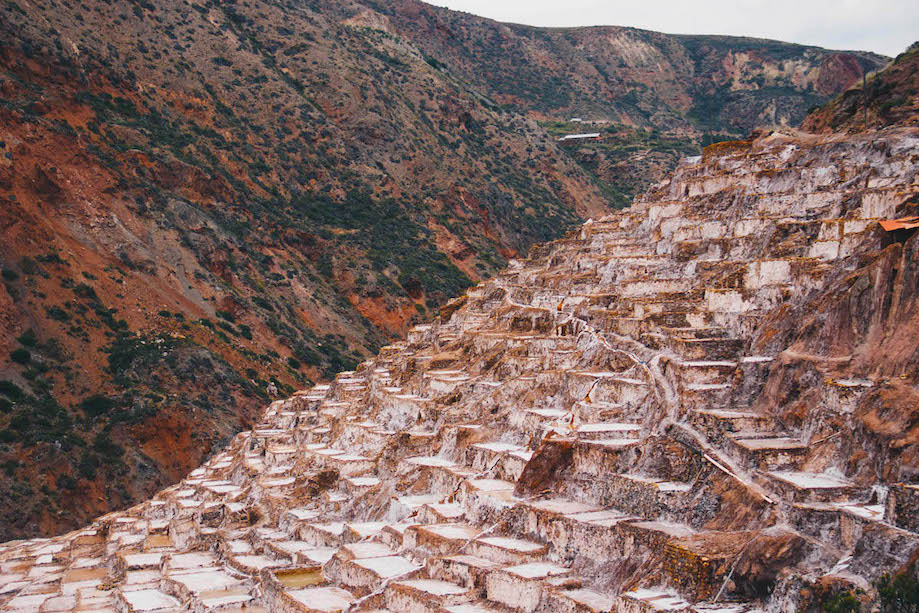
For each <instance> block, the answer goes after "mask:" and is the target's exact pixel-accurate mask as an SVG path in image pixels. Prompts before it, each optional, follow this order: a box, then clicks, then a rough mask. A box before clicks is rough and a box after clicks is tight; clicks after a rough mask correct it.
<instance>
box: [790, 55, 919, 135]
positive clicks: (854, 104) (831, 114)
mask: <svg viewBox="0 0 919 613" xmlns="http://www.w3.org/2000/svg"><path fill="white" fill-rule="evenodd" d="M866 106H867V109H866ZM892 125H919V43H916V44H913V45H912V46H911V47H910V48H909V49H907V50H906V51H905V52H903V53H901V54H900V55H898V56H897V57H896V59H894V61H893V62H891V63H890V65H888V66H887V67H886V68H885V69H884V70H881V71H880V72H878V73H877V74H874V75H871V77H869V78H868V79H867V80H866V82H865V86H862V83H861V82H858V83H857V84H856V86H855V87H853V88H851V89H849V90H847V91H845V92H844V93H843V94H842V95H840V96H839V97H837V98H834V99H833V100H831V101H830V102H827V103H826V104H824V105H823V106H822V107H821V108H820V109H818V110H817V111H815V112H814V113H812V114H811V115H809V116H808V117H807V119H806V120H805V122H804V124H803V127H804V129H805V130H809V131H812V132H818V133H827V132H834V131H839V132H858V131H863V130H866V129H875V128H880V127H884V126H892Z"/></svg>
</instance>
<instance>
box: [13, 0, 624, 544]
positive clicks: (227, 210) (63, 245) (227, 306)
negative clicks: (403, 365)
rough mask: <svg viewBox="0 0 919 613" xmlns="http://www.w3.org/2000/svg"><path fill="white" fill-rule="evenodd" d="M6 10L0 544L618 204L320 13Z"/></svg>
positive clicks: (111, 502)
mask: <svg viewBox="0 0 919 613" xmlns="http://www.w3.org/2000/svg"><path fill="white" fill-rule="evenodd" d="M2 11H3V19H0V23H2V26H0V28H2V37H0V40H2V49H0V65H2V72H0V90H2V92H3V96H2V104H0V197H2V200H3V202H4V206H3V207H0V227H2V236H3V240H2V242H0V263H2V268H3V274H4V281H3V285H2V288H0V318H2V331H0V334H2V336H0V339H2V345H3V352H2V362H0V370H2V373H0V380H2V381H3V383H2V385H3V386H4V387H3V389H2V390H0V393H3V400H2V405H0V409H2V413H0V437H2V439H3V442H4V443H5V444H6V446H5V447H3V448H2V449H3V450H2V451H0V454H2V462H3V463H4V467H5V468H6V471H5V472H4V473H3V474H2V476H0V491H2V492H3V495H2V496H0V500H2V501H3V506H4V507H5V508H4V509H3V510H4V512H8V517H9V521H6V522H4V525H3V531H4V533H3V536H4V537H12V536H14V535H17V534H36V533H39V532H50V531H56V530H59V529H60V528H61V527H65V526H74V525H77V524H79V523H80V522H83V521H85V520H86V519H88V518H89V517H91V516H93V515H95V514H97V513H99V512H103V511H104V510H106V509H108V508H112V507H117V506H122V505H124V504H127V503H129V502H130V501H132V500H135V499H137V497H139V496H146V495H149V494H150V493H151V492H152V491H155V490H156V489H158V488H159V487H162V486H163V485H165V484H167V483H169V482H172V481H174V480H175V479H177V478H179V477H180V476H181V475H182V474H184V473H185V472H187V470H189V469H190V468H191V467H192V466H194V465H196V464H198V463H199V462H200V461H201V460H202V458H203V457H205V456H206V455H207V454H208V453H210V452H211V450H212V449H213V448H214V447H215V446H216V447H219V446H220V445H221V444H222V442H223V441H225V440H227V438H228V437H229V436H230V435H232V434H233V433H235V432H236V431H238V430H239V429H240V428H242V427H245V426H247V425H248V424H249V420H250V419H251V418H252V417H253V416H254V415H255V410H256V408H257V406H259V405H260V404H261V403H263V402H264V400H265V399H266V398H268V397H270V396H271V395H272V394H279V393H282V394H286V393H288V392H290V391H292V390H293V389H294V386H302V385H304V384H306V383H307V382H308V381H309V380H316V379H318V378H321V377H322V376H328V375H329V374H331V373H334V372H338V371H340V370H343V369H347V368H348V367H350V366H352V365H353V364H356V363H357V361H358V360H359V359H360V358H361V357H362V356H364V355H367V353H368V352H369V351H372V350H374V349H375V348H377V347H379V346H380V345H381V344H383V343H384V342H385V341H386V340H387V339H389V338H392V337H394V336H396V335H399V334H401V333H403V332H404V330H405V328H406V326H407V325H409V324H410V323H411V322H413V321H417V320H420V319H423V318H425V317H428V316H429V314H430V312H431V311H433V310H436V309H437V307H438V305H439V304H441V303H442V302H444V301H445V300H447V299H448V298H449V297H452V296H454V295H456V294H457V293H458V292H459V291H461V290H462V289H463V288H464V287H466V286H467V285H468V284H469V283H470V282H472V281H473V280H475V279H478V278H480V277H481V276H483V275H486V274H489V273H490V272H491V271H493V270H494V269H495V268H496V267H498V266H501V265H502V264H503V262H504V261H505V259H506V258H507V257H510V256H513V255H515V254H517V253H519V252H521V251H525V250H526V249H527V248H528V247H529V245H531V244H533V243H534V242H539V241H544V240H546V239H548V238H551V237H553V236H558V235H560V233H562V232H564V230H565V229H566V228H567V227H569V226H570V225H571V224H572V223H574V222H576V221H577V220H578V219H580V218H581V216H582V215H583V216H589V215H594V214H596V213H598V212H602V211H603V210H604V208H605V206H606V203H605V201H604V200H603V198H602V197H601V196H600V194H599V192H598V191H597V190H596V188H595V187H593V186H592V185H591V183H590V181H589V180H588V179H587V178H586V177H585V176H584V175H583V174H582V173H580V172H579V171H578V169H577V167H576V166H575V165H574V164H573V163H571V162H569V161H566V159H565V158H564V157H563V156H562V155H560V154H559V153H558V151H556V150H555V148H554V146H553V144H552V143H551V141H549V140H548V139H547V138H546V137H545V135H544V133H542V132H541V131H540V130H539V129H538V127H537V126H536V125H535V124H534V123H533V122H531V121H528V120H526V119H524V118H522V117H519V116H515V115H513V114H510V113H505V112H502V111H500V110H497V109H495V108H493V107H491V106H488V105H487V104H485V103H483V102H482V101H481V100H480V99H479V98H477V97H476V96H475V95H474V94H473V93H472V92H470V91H468V90H467V89H466V88H465V87H464V86H463V85H462V84H460V83H458V82H456V81H455V80H454V79H452V78H450V77H448V76H446V75H444V74H442V73H440V72H439V71H437V70H436V69H434V68H433V67H431V66H430V65H429V64H427V63H426V62H425V61H424V59H423V58H422V56H421V54H420V53H419V52H418V51H417V50H416V49H415V48H414V47H412V46H411V45H410V44H408V43H405V42H402V41H397V40H395V39H393V38H392V37H390V36H387V35H385V34H384V33H381V32H380V31H378V30H370V29H367V28H363V27H361V26H360V25H356V24H349V23H347V21H346V20H342V19H339V16H338V15H337V14H331V15H326V14H325V13H324V12H323V11H322V10H321V7H316V8H310V7H308V6H303V7H299V8H287V7H286V5H283V4H275V3H270V2H259V3H250V4H243V3H239V4H235V5H234V4H232V3H220V4H217V3H207V4H205V3H194V4H187V3H185V2H178V1H177V2H158V3H156V4H152V3H134V2H121V3H116V4H114V5H111V6H110V5H109V4H107V3H103V2H100V3H98V4H92V3H90V4H87V3H79V4H76V3H75V4H73V5H71V6H65V5H59V4H55V3H50V2H49V3H42V2H30V3H25V2H21V3H6V4H5V5H4V7H3V9H2ZM17 339H18V340H17Z"/></svg>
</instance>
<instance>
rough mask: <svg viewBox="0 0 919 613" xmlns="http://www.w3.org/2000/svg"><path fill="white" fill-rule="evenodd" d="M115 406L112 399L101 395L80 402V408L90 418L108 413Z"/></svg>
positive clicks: (94, 395)
mask: <svg viewBox="0 0 919 613" xmlns="http://www.w3.org/2000/svg"><path fill="white" fill-rule="evenodd" d="M117 404H118V403H117V402H115V400H113V399H112V398H108V397H106V396H103V395H101V394H93V395H92V396H89V397H87V398H84V399H83V400H82V401H81V402H80V408H81V409H83V412H84V413H86V414H87V415H89V416H90V417H99V416H100V415H105V414H106V413H109V412H110V411H111V410H112V409H114V408H115V407H116V406H117Z"/></svg>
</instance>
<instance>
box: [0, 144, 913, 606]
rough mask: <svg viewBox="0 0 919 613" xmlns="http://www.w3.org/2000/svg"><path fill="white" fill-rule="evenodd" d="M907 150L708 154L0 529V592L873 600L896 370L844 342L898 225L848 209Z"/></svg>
mask: <svg viewBox="0 0 919 613" xmlns="http://www.w3.org/2000/svg"><path fill="white" fill-rule="evenodd" d="M917 147H919V131H916V130H915V129H895V130H888V131H884V132H879V133H874V134H871V135H864V136H859V137H852V138H843V137H833V138H828V139H819V138H816V137H808V136H804V137H802V136H798V137H792V136H787V135H782V134H773V135H770V136H768V137H765V138H760V139H758V140H755V141H744V142H736V143H729V144H722V145H720V146H715V147H713V148H710V149H708V150H707V151H706V153H705V155H703V156H701V157H699V158H692V159H688V160H686V161H684V163H683V164H681V165H680V167H679V168H678V169H677V171H676V172H675V173H674V175H673V177H671V178H670V179H668V180H667V181H664V182H663V183H661V184H659V185H657V186H655V187H654V188H653V189H652V190H650V191H649V192H648V194H646V195H645V196H644V197H643V198H642V199H641V200H640V201H638V202H636V204H635V205H634V206H633V207H632V208H630V209H628V210H626V211H623V212H621V213H618V214H615V215H612V216H608V217H604V218H602V219H599V220H595V221H594V220H592V221H589V222H587V223H586V224H585V225H584V226H582V227H581V228H580V229H579V230H577V231H576V232H573V233H571V234H570V235H569V236H568V237H566V238H565V239H562V240H559V241H555V242H553V243H549V244H547V245H544V246H541V247H539V248H536V249H534V250H533V252H532V253H531V255H530V258H529V259H527V260H525V261H515V262H512V264H511V266H510V267H509V268H508V269H507V270H505V271H504V272H503V273H502V274H500V275H498V276H497V277H495V278H494V279H492V280H490V281H487V282H485V283H483V284H480V285H479V286H477V287H475V288H472V289H470V290H469V291H468V292H467V294H466V296H465V297H463V298H462V299H461V300H459V301H457V302H456V303H455V304H453V305H452V306H451V307H450V308H449V309H448V310H447V311H446V312H445V313H444V317H443V318H442V319H440V320H439V321H437V322H435V323H433V324H431V325H425V326H418V327H416V328H414V329H413V330H412V331H411V332H410V333H409V335H408V338H407V339H406V340H405V341H404V342H399V343H395V344H392V345H389V346H387V347H384V348H383V349H382V350H381V352H380V353H379V355H378V356H377V357H375V358H373V359H371V360H367V361H366V362H364V363H362V364H361V365H360V366H359V368H357V369H356V370H355V371H349V372H344V373H340V374H339V375H338V376H337V377H336V379H335V380H334V382H332V383H331V384H329V385H317V386H314V387H312V388H310V389H307V390H304V391H301V392H298V393H296V394H295V395H294V396H292V397H291V398H289V399H287V400H281V401H276V402H274V403H272V404H271V405H270V406H269V407H268V409H267V410H266V411H265V413H264V415H263V416H262V419H261V421H260V423H259V424H258V425H257V426H256V427H254V428H253V429H252V430H250V431H248V432H244V433H242V434H240V435H238V436H237V437H236V438H235V439H233V441H232V443H231V444H230V445H229V446H228V447H227V448H226V449H225V450H224V451H222V452H221V453H219V454H217V455H215V456H214V457H212V458H211V459H210V460H209V461H208V462H206V463H205V464H204V465H203V466H201V467H200V468H198V469H196V470H194V471H193V472H192V473H191V474H189V475H188V477H187V478H186V479H184V480H183V481H182V482H181V483H180V484H178V485H176V486H174V487H171V488H168V489H166V490H163V491H162V492H160V493H159V494H157V495H156V496H155V497H153V498H152V499H151V500H149V501H147V502H145V503H143V504H141V505H138V506H136V507H133V508H131V509H129V510H127V511H124V512H119V513H113V514H109V515H106V516H103V517H101V518H99V519H98V520H96V521H95V522H93V523H92V524H91V525H89V526H87V527H86V528H85V529H83V530H80V531H77V532H74V533H70V534H67V535H64V536H61V537H56V538H53V539H45V540H37V541H20V542H12V543H7V544H5V545H2V546H0V564H2V565H3V566H2V568H3V572H4V574H3V575H2V576H0V585H2V587H0V598H2V599H3V600H2V601H0V602H2V603H3V606H5V607H6V608H7V609H11V610H18V609H30V608H31V609H38V608H39V607H41V610H48V611H52V610H53V611H62V610H87V609H94V608H95V609H99V608H102V609H106V608H109V609H111V608H115V609H116V610H120V611H173V610H183V609H184V610H197V611H204V610H221V608H223V609H224V610H225V609H227V608H230V607H236V608H237V609H244V608H249V609H256V610H258V608H262V609H264V610H269V611H285V612H286V611H324V612H335V613H337V612H341V611H358V610H375V609H381V608H385V609H386V610H390V611H394V612H396V613H423V612H425V611H435V610H437V611H441V610H443V611H449V612H450V613H472V612H476V611H494V610H514V611H517V612H519V613H537V612H539V613H548V612H556V611H558V612H574V611H577V612H581V613H593V612H596V613H607V612H610V611H615V612H617V613H635V612H639V611H641V612H645V611H647V612H650V611H692V612H696V613H704V612H710V611H720V612H730V613H741V612H746V611H757V610H763V609H765V610H804V609H808V608H817V609H819V608H822V607H823V605H824V604H826V603H828V602H830V601H833V602H835V601H834V600H833V599H834V598H838V597H841V596H842V595H845V594H846V593H847V592H849V591H851V594H850V596H849V597H851V598H856V597H858V598H863V599H865V600H866V601H867V600H871V599H883V598H885V597H886V598H890V595H889V594H890V591H889V589H888V587H889V585H890V582H889V581H887V580H886V579H883V576H884V575H885V574H886V573H895V572H900V571H902V570H903V569H906V570H910V569H911V568H912V566H913V565H914V562H915V558H916V556H917V555H919V553H917V552H919V533H917V532H916V529H917V524H916V521H915V518H914V515H915V509H916V508H919V507H917V505H919V502H917V501H919V495H917V491H919V490H917V485H916V483H915V482H914V481H913V479H915V458H914V457H913V456H912V455H911V454H912V447H911V445H912V444H913V440H912V438H913V434H912V433H911V431H910V430H907V431H906V432H905V433H896V432H894V429H895V428H896V427H897V426H899V425H903V426H905V427H907V428H912V426H913V422H914V421H915V420H914V419H913V416H912V414H911V413H909V411H911V410H912V409H906V408H905V407H904V405H907V404H912V401H913V396H914V392H913V391H912V389H911V386H912V385H913V384H914V383H915V373H913V372H912V371H910V372H907V373H904V374H906V376H905V377H903V378H900V377H898V378H897V379H896V380H895V381H893V382H890V381H885V379H884V378H885V377H889V376H890V375H891V374H893V371H890V370H885V369H884V367H881V366H880V360H876V359H874V358H872V357H871V355H872V354H875V353H876V350H874V349H871V350H866V351H860V349H859V348H860V347H862V345H864V344H868V345H869V346H870V345H871V344H872V343H879V345H878V346H879V347H882V346H883V343H884V340H883V339H885V338H889V339H893V338H894V331H893V330H886V331H885V332H884V333H882V330H881V329H882V328H883V327H884V326H890V327H899V326H911V323H912V320H911V318H910V317H908V313H911V310H910V309H909V307H908V305H909V304H911V301H910V296H911V295H912V292H913V291H915V283H913V282H912V279H913V272H912V264H911V262H907V261H906V256H905V255H904V254H907V253H909V254H911V253H912V249H914V248H915V247H914V244H913V239H908V240H906V242H905V244H903V245H900V244H896V245H894V244H887V243H888V242H889V241H890V240H891V237H890V236H888V235H886V234H883V233H880V232H878V231H877V226H878V221H879V220H884V219H887V218H889V217H891V216H894V215H897V214H898V212H899V211H902V210H903V207H904V206H908V204H909V202H911V201H912V199H913V198H914V197H915V195H916V193H917V190H919V164H917V158H916V151H917ZM894 238H896V237H894ZM909 257H910V258H911V255H910V256H909ZM892 267H897V271H896V272H894V271H893V270H892ZM859 279H865V281H859ZM845 288H849V291H847V290H846V289H845ZM901 316H902V317H903V319H898V318H899V317H901ZM909 342H912V341H909ZM909 342H907V341H903V343H904V344H903V347H904V348H905V347H906V346H907V345H908V344H909ZM841 352H850V353H851V354H852V355H854V356H855V357H852V356H850V355H845V356H843V355H841ZM907 353H908V351H905V350H904V351H903V352H902V353H901V352H900V351H899V348H895V351H894V352H893V354H892V358H893V359H894V363H897V364H900V363H901V361H902V358H900V357H898V356H901V355H902V356H905V355H906V354H907ZM843 358H844V359H843ZM869 364H874V365H875V367H869V366H868V365H869ZM902 364H903V365H904V366H905V365H909V364H911V362H910V361H909V359H906V360H905V361H902ZM897 372H899V371H897ZM898 437H900V438H898ZM897 454H901V455H897ZM892 464H899V465H900V466H899V467H898V468H892V467H891V466H890V465H892ZM866 467H871V468H873V470H869V469H867V468H866ZM885 467H886V468H885ZM885 581H887V582H886V583H885ZM878 586H881V588H878ZM885 586H888V587H885ZM855 590H859V591H858V592H856V591H855ZM885 590H887V591H885Z"/></svg>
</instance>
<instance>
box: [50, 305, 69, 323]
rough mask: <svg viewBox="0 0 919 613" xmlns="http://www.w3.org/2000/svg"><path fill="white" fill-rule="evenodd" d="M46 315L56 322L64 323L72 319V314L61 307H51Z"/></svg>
mask: <svg viewBox="0 0 919 613" xmlns="http://www.w3.org/2000/svg"><path fill="white" fill-rule="evenodd" d="M45 313H47V314H48V317H50V318H51V319H53V320H54V321H61V322H64V321H68V320H69V319H70V314H69V313H68V312H67V311H65V310H64V309H62V308H61V307H59V306H53V307H49V308H47V309H45Z"/></svg>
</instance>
